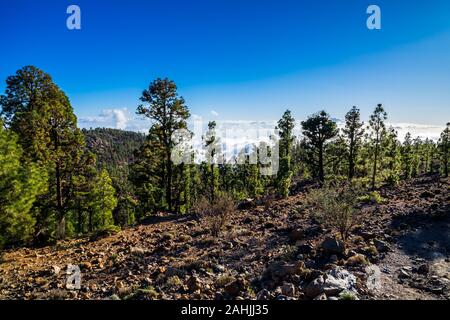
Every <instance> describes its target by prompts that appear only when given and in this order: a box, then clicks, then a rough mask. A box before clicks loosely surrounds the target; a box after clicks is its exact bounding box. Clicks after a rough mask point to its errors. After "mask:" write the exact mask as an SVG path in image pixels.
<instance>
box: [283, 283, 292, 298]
mask: <svg viewBox="0 0 450 320" xmlns="http://www.w3.org/2000/svg"><path fill="white" fill-rule="evenodd" d="M281 294H282V295H285V296H288V297H294V296H295V286H294V285H293V284H292V283H288V282H285V283H284V284H283V286H282V287H281Z"/></svg>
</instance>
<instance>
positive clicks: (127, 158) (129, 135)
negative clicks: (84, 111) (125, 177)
mask: <svg viewBox="0 0 450 320" xmlns="http://www.w3.org/2000/svg"><path fill="white" fill-rule="evenodd" d="M83 134H84V136H85V140H86V147H87V149H88V150H89V151H91V152H92V153H94V154H95V155H96V156H97V163H98V166H99V167H103V166H104V167H106V168H107V169H108V171H109V172H110V174H112V175H117V174H120V173H122V172H123V171H124V170H127V168H126V167H127V165H128V164H129V163H130V162H132V161H133V158H134V156H133V154H134V150H136V149H138V148H139V147H140V146H141V144H142V143H143V142H144V139H145V136H144V135H143V134H141V133H137V132H131V131H123V130H118V129H109V128H96V129H89V130H87V129H83Z"/></svg>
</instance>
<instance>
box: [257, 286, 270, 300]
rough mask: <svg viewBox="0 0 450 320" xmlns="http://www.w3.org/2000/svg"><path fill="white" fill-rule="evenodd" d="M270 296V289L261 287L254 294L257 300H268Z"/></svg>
mask: <svg viewBox="0 0 450 320" xmlns="http://www.w3.org/2000/svg"><path fill="white" fill-rule="evenodd" d="M271 298H272V295H271V294H270V291H269V290H267V289H262V290H261V291H259V292H258V293H257V294H256V299H257V300H269V299H271Z"/></svg>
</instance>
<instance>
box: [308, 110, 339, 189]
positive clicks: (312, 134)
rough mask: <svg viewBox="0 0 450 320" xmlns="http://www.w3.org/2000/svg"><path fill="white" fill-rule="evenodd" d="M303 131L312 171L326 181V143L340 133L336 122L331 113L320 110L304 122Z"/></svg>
mask: <svg viewBox="0 0 450 320" xmlns="http://www.w3.org/2000/svg"><path fill="white" fill-rule="evenodd" d="M302 133H303V135H304V137H305V139H304V141H303V146H304V148H305V149H306V150H307V153H308V163H309V164H310V165H311V167H312V172H313V174H314V175H315V176H317V178H318V179H319V181H320V182H321V183H323V182H324V181H325V170H324V167H325V161H324V159H325V154H324V150H325V144H326V142H327V141H328V140H330V139H332V138H334V137H335V136H336V135H337V134H338V129H337V125H336V123H335V122H334V121H333V120H331V118H330V116H329V114H327V113H326V112H325V111H320V112H319V113H317V114H314V115H312V116H310V117H309V118H308V119H307V120H306V121H303V122H302Z"/></svg>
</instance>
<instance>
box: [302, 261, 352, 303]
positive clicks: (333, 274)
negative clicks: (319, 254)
mask: <svg viewBox="0 0 450 320" xmlns="http://www.w3.org/2000/svg"><path fill="white" fill-rule="evenodd" d="M344 290H347V291H353V292H356V277H355V276H354V275H353V274H351V273H350V272H348V271H347V270H345V269H342V268H339V267H338V268H335V269H332V270H328V271H327V272H326V273H325V275H323V276H322V275H321V276H319V277H317V278H316V279H314V280H313V281H311V282H310V283H309V284H308V285H307V286H306V287H305V288H304V293H305V295H306V296H307V297H308V298H315V297H317V296H319V295H320V294H322V293H324V294H326V296H328V297H331V296H337V295H339V293H341V292H342V291H344Z"/></svg>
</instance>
